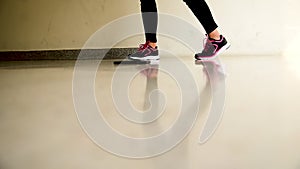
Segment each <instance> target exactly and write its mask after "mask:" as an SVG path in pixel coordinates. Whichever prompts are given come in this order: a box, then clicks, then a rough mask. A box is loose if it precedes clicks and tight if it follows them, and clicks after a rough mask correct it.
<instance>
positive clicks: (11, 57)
mask: <svg viewBox="0 0 300 169" xmlns="http://www.w3.org/2000/svg"><path fill="white" fill-rule="evenodd" d="M136 50H137V49H136V48H112V49H72V50H41V51H3V52H1V51H0V61H29V60H77V59H78V56H79V54H81V59H84V60H94V59H124V58H126V57H127V56H128V54H130V53H133V52H135V51H136ZM80 52H81V53H80ZM104 54H105V55H104ZM103 55H104V58H101V56H103Z"/></svg>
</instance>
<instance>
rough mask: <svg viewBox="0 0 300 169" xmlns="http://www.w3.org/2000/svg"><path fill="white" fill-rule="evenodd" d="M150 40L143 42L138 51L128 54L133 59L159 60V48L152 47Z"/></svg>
mask: <svg viewBox="0 0 300 169" xmlns="http://www.w3.org/2000/svg"><path fill="white" fill-rule="evenodd" d="M149 43H150V42H149V41H148V42H146V43H145V44H141V45H140V47H139V49H138V51H137V52H135V53H133V54H130V55H128V58H129V59H132V60H159V55H158V48H157V47H155V48H153V47H151V46H150V45H149Z"/></svg>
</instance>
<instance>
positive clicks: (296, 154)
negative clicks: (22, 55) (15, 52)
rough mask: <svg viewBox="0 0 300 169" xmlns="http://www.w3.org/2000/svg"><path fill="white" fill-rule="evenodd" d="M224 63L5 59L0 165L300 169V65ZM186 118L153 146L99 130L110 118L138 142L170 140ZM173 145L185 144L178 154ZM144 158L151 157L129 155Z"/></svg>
mask: <svg viewBox="0 0 300 169" xmlns="http://www.w3.org/2000/svg"><path fill="white" fill-rule="evenodd" d="M221 61H222V63H218V62H205V63H195V62H194V61H193V59H191V57H181V58H180V60H177V59H174V58H172V57H165V58H162V59H161V61H160V63H159V64H157V63H156V64H153V65H113V62H112V61H103V62H102V63H101V64H100V66H99V67H97V64H96V62H95V61H82V62H81V63H80V64H77V67H76V68H77V69H76V70H77V73H76V71H74V65H75V62H74V61H33V62H2V63H0V78H1V81H0V94H1V98H0V132H1V139H0V168H1V169H18V168H23V169H40V168H43V169H77V168H78V169H81V168H89V169H96V168H97V169H99V168H103V169H104V168H105V169H110V168H118V169H122V168H124V169H127V168H128V169H129V168H130V169H132V168H140V169H153V168H155V169H165V168H172V169H200V168H210V169H220V168H222V169H235V168H236V169H254V168H255V169H266V168H272V169H299V168H300V144H299V143H300V123H299V121H300V104H299V98H300V90H299V86H300V71H299V66H297V63H298V62H297V60H293V58H287V57H282V56H256V57H250V56H223V57H222V59H221ZM298 61H299V60H298ZM295 65H296V66H295ZM80 66H81V69H78V67H80ZM95 70H96V73H95ZM74 72H75V73H74ZM73 75H75V76H76V78H77V80H78V81H76V78H74V79H75V80H74V81H73ZM78 77H80V78H78ZM191 79H192V80H191ZM85 84H86V85H85ZM85 87H87V88H85ZM89 87H93V89H92V90H89ZM188 89H189V90H188ZM91 91H92V92H94V93H92V94H93V95H92V96H91V94H90V92H91ZM193 93H195V94H193ZM224 94H225V95H224ZM94 96H95V97H94ZM187 96H191V97H187ZM225 97H226V99H225ZM91 98H92V100H89V99H91ZM93 98H94V99H93ZM85 101H86V103H84V104H83V106H80V105H82V104H81V103H82V102H85ZM93 102H95V103H96V104H95V105H96V106H97V108H98V110H99V112H100V111H101V113H99V114H98V115H99V117H96V118H92V117H94V115H91V114H90V112H92V111H93V110H94V108H91V107H89V106H88V105H89V103H93ZM74 103H75V104H74ZM92 105H93V104H92ZM95 105H94V106H95ZM85 106H86V107H85ZM190 107H194V108H196V109H191V110H192V111H190V109H189V108H190ZM185 108H186V109H188V111H187V110H186V109H185ZM75 110H76V111H75ZM195 110H196V112H195ZM223 110H224V111H223ZM76 112H77V113H79V114H76ZM132 112H135V113H132ZM84 113H86V115H85V114H84ZM184 113H185V114H188V115H191V114H192V115H191V117H194V118H189V116H181V115H182V114H184ZM189 113H191V114H189ZM195 113H198V114H195ZM194 115H198V116H194ZM77 117H78V118H77ZM85 117H87V118H85ZM180 118H185V119H184V120H185V121H183V122H181V124H180V125H179V126H182V128H184V127H186V128H185V129H186V130H184V129H182V130H181V128H179V129H177V130H175V131H177V133H175V135H174V132H173V135H172V133H171V134H170V135H167V136H165V137H163V139H162V140H160V141H161V142H157V143H158V145H157V146H156V145H154V146H153V145H150V144H149V149H147V144H146V145H142V144H139V143H137V145H136V147H134V145H132V144H131V143H130V142H128V143H124V144H123V143H122V142H119V141H120V140H115V138H113V139H112V140H110V134H109V133H107V132H108V131H106V130H101V128H100V129H99V128H98V129H97V126H96V125H97V124H98V123H101V121H98V120H99V119H105V124H109V125H107V126H109V127H111V128H113V129H114V130H113V131H115V132H118V133H119V134H120V133H121V135H122V136H127V138H133V140H134V141H136V140H139V139H140V140H141V139H143V138H144V139H148V138H151V137H152V138H153V137H154V136H158V137H159V136H162V135H163V134H164V133H166V132H167V131H168V129H170V128H172V126H174V125H175V124H176V123H177V121H179V120H180ZM207 119H211V120H209V121H207ZM220 119H221V121H219V120H220ZM194 120H195V121H194ZM86 122H90V123H88V124H87V123H86ZM193 122H195V123H194V125H193V126H190V127H192V128H190V127H189V124H193ZM92 123H94V124H95V126H92V125H91V126H89V124H92ZM102 123H103V124H104V122H102ZM102 123H101V124H102ZM187 124H188V125H187ZM186 125H187V126H186ZM107 126H106V127H107ZM100 127H101V126H100ZM83 128H84V130H83ZM189 129H191V130H189ZM214 129H216V130H215V131H214ZM205 132H207V133H205ZM187 133H189V134H188V135H185V134H187ZM201 133H202V134H203V140H202V141H205V138H209V139H208V141H206V142H204V143H202V144H199V141H200V138H199V136H200V134H201ZM160 134H161V135H160ZM180 134H183V137H180V138H177V136H178V135H180ZM210 134H212V135H210ZM89 136H90V137H89ZM184 136H186V137H184ZM91 138H93V140H92V139H91ZM181 138H183V140H181ZM101 139H102V140H103V139H104V140H105V139H106V141H107V142H103V143H101ZM173 139H178V141H176V140H175V143H177V142H178V144H177V145H176V146H175V147H173V148H172V144H173V143H174V140H173ZM134 141H133V143H135V142H134ZM101 144H103V145H101ZM107 144H108V145H107ZM116 144H118V145H116ZM101 146H103V147H104V148H105V149H106V150H107V151H106V150H104V149H103V148H101ZM105 146H106V147H105ZM107 146H108V147H107ZM109 146H112V147H109ZM169 146H171V149H170V148H169V149H170V150H169V151H164V150H167V148H168V147H169ZM124 147H125V148H124ZM110 148H111V149H110ZM128 148H129V149H132V151H129V152H128ZM156 148H157V150H156ZM118 150H120V151H119V152H118ZM121 150H122V151H121ZM123 150H124V151H123ZM159 152H161V153H159ZM115 154H118V155H115ZM122 155H123V156H126V157H121V156H122ZM142 155H144V156H147V155H148V156H149V157H148V158H142V159H134V158H130V157H135V158H136V157H142ZM152 155H155V156H153V157H151V156H152Z"/></svg>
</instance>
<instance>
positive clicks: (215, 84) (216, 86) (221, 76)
mask: <svg viewBox="0 0 300 169" xmlns="http://www.w3.org/2000/svg"><path fill="white" fill-rule="evenodd" d="M195 64H196V65H202V66H203V69H202V71H203V73H204V75H205V77H206V79H207V80H206V85H205V87H204V89H203V91H202V92H201V95H200V97H201V100H202V102H201V105H203V106H205V105H206V106H207V105H209V104H208V103H209V102H210V103H211V105H210V108H208V107H206V108H208V118H207V121H206V124H205V125H204V128H203V130H202V133H201V136H200V140H199V143H200V144H203V143H205V142H206V141H208V140H209V138H210V137H211V136H212V135H213V134H214V132H215V131H216V129H217V127H218V126H219V123H220V122H221V119H222V116H223V113H224V107H225V71H224V66H223V65H222V64H221V62H220V61H219V60H206V61H202V60H196V61H195ZM202 98H204V100H206V103H204V102H203V99H202ZM207 98H209V100H208V99H207ZM202 113H203V112H202Z"/></svg>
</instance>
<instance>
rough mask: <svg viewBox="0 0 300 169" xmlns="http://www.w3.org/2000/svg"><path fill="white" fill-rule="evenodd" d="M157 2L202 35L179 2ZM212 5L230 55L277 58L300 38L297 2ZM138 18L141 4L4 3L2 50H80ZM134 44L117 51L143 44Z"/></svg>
mask: <svg viewBox="0 0 300 169" xmlns="http://www.w3.org/2000/svg"><path fill="white" fill-rule="evenodd" d="M157 2H158V6H159V10H160V12H164V13H170V14H174V15H176V16H179V17H181V18H184V19H186V20H187V21H188V22H190V23H192V24H193V25H195V26H197V27H199V29H201V26H200V24H199V23H198V22H197V21H196V19H195V18H194V17H193V16H192V13H191V12H190V11H189V9H188V8H187V7H186V6H185V4H184V3H182V1H181V0H157ZM208 3H209V4H210V6H211V8H212V10H213V12H214V15H215V17H216V20H217V22H218V23H219V25H220V26H221V27H220V29H221V30H222V32H224V34H226V35H227V37H228V38H229V39H230V41H231V43H232V44H233V47H232V48H231V50H230V51H229V54H278V53H281V52H282V51H283V50H284V49H285V48H286V46H288V43H289V39H290V38H287V37H286V35H291V34H294V33H293V32H295V34H297V35H298V34H299V31H298V30H299V25H300V24H299V19H298V18H299V16H300V15H299V12H298V11H297V9H296V7H298V6H300V2H299V1H297V0H288V1H280V0H247V1H246V0H242V1H236V0H209V1H208ZM284 3H285V4H284ZM137 12H139V0H1V1H0V19H1V31H0V50H1V51H11V50H45V49H46V50H47V49H79V48H81V47H82V46H83V45H84V43H85V42H86V40H87V39H88V38H89V37H90V36H91V35H92V34H93V33H94V32H95V31H96V30H98V29H100V28H101V27H102V26H103V25H105V24H107V23H109V22H110V21H112V20H114V19H117V18H119V17H122V16H125V15H128V14H132V13H137ZM295 37H296V36H295ZM138 40H142V38H139V39H138ZM135 41H136V39H135V40H128V41H126V42H124V43H120V44H119V45H117V47H134V46H136V45H137V43H140V42H135Z"/></svg>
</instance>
